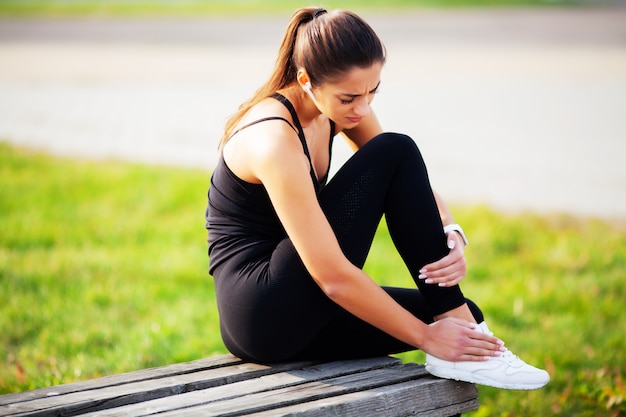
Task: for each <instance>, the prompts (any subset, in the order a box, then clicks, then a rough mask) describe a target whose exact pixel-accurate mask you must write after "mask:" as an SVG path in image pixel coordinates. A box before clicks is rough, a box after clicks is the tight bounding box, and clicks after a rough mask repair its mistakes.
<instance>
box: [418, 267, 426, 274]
mask: <svg viewBox="0 0 626 417" xmlns="http://www.w3.org/2000/svg"><path fill="white" fill-rule="evenodd" d="M417 272H419V273H420V274H425V273H426V272H428V271H426V268H422V269H420V270H419V271H417Z"/></svg>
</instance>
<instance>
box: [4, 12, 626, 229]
mask: <svg viewBox="0 0 626 417" xmlns="http://www.w3.org/2000/svg"><path fill="white" fill-rule="evenodd" d="M327 3H328V4H327V7H328V8H334V7H342V8H350V9H352V10H354V11H356V12H358V13H360V14H361V15H362V16H363V17H365V18H366V19H367V20H368V21H369V22H370V23H371V25H372V26H373V27H374V29H375V30H377V31H378V33H379V34H380V36H381V37H382V39H383V41H384V42H385V44H386V45H387V48H388V56H389V58H388V63H387V65H386V67H385V69H384V72H383V82H382V86H381V90H380V91H381V93H380V94H379V95H378V96H377V98H376V100H375V101H374V105H373V106H374V108H375V110H376V112H377V113H378V114H379V117H380V119H381V121H382V123H383V126H384V128H385V129H387V130H392V131H400V132H403V133H407V134H409V135H411V136H412V137H414V138H415V140H416V141H417V142H418V144H419V145H420V147H421V149H422V151H423V152H424V154H425V156H426V161H427V163H428V165H429V168H430V172H431V180H432V182H433V184H434V186H435V187H436V188H437V189H438V190H439V192H440V193H441V194H442V195H443V196H444V197H445V198H446V199H447V200H448V201H451V202H459V203H472V204H473V203H487V204H489V205H492V206H494V207H497V208H499V209H505V210H512V211H522V210H533V211H559V212H567V213H574V214H582V215H591V216H599V217H603V218H612V219H613V218H620V217H623V216H624V215H626V163H624V160H625V157H626V8H624V7H621V5H620V2H618V1H615V2H604V3H598V2H593V1H590V2H586V3H585V2H559V1H534V0H528V1H521V0H520V1H518V2H516V3H513V2H510V1H504V0H502V1H501V2H498V1H493V2H485V1H480V0H478V1H475V2H472V1H470V0H467V2H459V1H449V2H447V1H444V0H440V1H436V0H432V1H430V2H429V1H426V2H422V3H420V2H415V1H399V0H398V1H392V2H375V1H371V2H354V1H353V2H350V1H348V2H339V1H337V2H327ZM307 4H308V3H306V2H300V1H283V2H280V1H275V2H262V1H253V0H248V1H239V2H230V3H226V2H215V1H185V2H175V1H142V2H138V1H102V2H98V1H62V2H61V1H49V2H44V1H2V2H0V13H1V14H2V18H1V20H0V138H1V139H2V140H5V141H9V142H12V143H16V144H19V145H24V146H28V147H34V148H40V149H44V150H47V151H50V152H53V153H56V154H65V155H79V156H86V157H91V158H121V159H128V160H135V161H141V162H148V163H158V164H173V165H181V166H190V167H200V168H203V169H207V170H210V169H211V167H212V166H213V164H214V163H215V158H216V144H217V140H218V138H219V137H220V134H221V129H222V127H223V124H224V121H225V119H226V118H227V117H228V116H229V115H230V114H231V113H232V112H233V111H234V109H235V108H236V107H237V106H238V105H239V103H241V102H242V101H243V100H244V99H246V98H247V97H248V96H249V95H251V94H252V92H253V91H254V90H255V89H256V88H257V87H258V86H259V84H260V83H261V82H262V81H264V80H265V78H266V77H267V76H268V75H269V72H270V70H271V68H272V65H273V62H274V59H275V57H276V53H277V45H278V43H279V41H280V38H281V35H282V32H283V30H284V27H285V25H286V22H287V21H288V19H289V16H290V14H291V13H292V12H293V10H294V9H295V8H296V7H299V6H303V5H307ZM383 4H384V5H385V6H384V7H383V6H382V5H383ZM337 147H338V149H337V150H336V154H337V155H338V156H339V158H338V159H339V160H341V158H345V155H346V150H345V149H343V148H342V146H341V143H338V146H337ZM339 163H340V162H338V163H337V164H335V165H334V167H333V169H336V168H337V166H338V164H339Z"/></svg>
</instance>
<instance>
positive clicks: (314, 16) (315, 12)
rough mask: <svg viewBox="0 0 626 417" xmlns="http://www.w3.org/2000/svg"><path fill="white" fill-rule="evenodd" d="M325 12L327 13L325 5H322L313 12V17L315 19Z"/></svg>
mask: <svg viewBox="0 0 626 417" xmlns="http://www.w3.org/2000/svg"><path fill="white" fill-rule="evenodd" d="M324 13H327V10H326V9H324V8H323V7H320V8H319V9H317V10H315V11H314V12H313V19H315V18H316V17H317V16H321V15H323V14H324Z"/></svg>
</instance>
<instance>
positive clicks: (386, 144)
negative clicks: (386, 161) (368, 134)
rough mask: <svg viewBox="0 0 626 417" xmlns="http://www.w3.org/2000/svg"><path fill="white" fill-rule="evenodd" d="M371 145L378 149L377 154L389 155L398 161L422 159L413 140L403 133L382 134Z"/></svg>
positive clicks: (371, 141)
mask: <svg viewBox="0 0 626 417" xmlns="http://www.w3.org/2000/svg"><path fill="white" fill-rule="evenodd" d="M370 144H371V146H372V147H373V148H375V149H376V153H377V154H382V153H389V155H390V156H391V157H392V158H394V160H396V161H399V160H402V159H404V158H415V157H417V158H419V159H420V160H421V159H422V155H421V152H420V150H419V148H418V146H417V144H416V143H415V141H414V140H413V138H411V137H410V136H408V135H405V134H402V133H392V132H386V133H381V134H379V135H377V136H375V137H374V138H372V139H371V140H370V142H369V143H368V145H370ZM368 145H366V146H368Z"/></svg>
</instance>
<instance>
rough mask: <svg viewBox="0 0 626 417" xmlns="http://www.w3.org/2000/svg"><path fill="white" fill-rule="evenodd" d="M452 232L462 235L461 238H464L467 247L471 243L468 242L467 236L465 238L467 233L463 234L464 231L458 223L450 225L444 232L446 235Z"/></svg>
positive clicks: (444, 228)
mask: <svg viewBox="0 0 626 417" xmlns="http://www.w3.org/2000/svg"><path fill="white" fill-rule="evenodd" d="M451 231H455V232H457V233H458V234H460V235H461V238H463V243H465V246H467V245H468V244H469V241H468V240H467V236H465V232H463V229H462V228H461V226H459V225H458V224H456V223H453V224H449V225H447V226H444V227H443V232H444V233H445V234H448V232H451Z"/></svg>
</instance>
